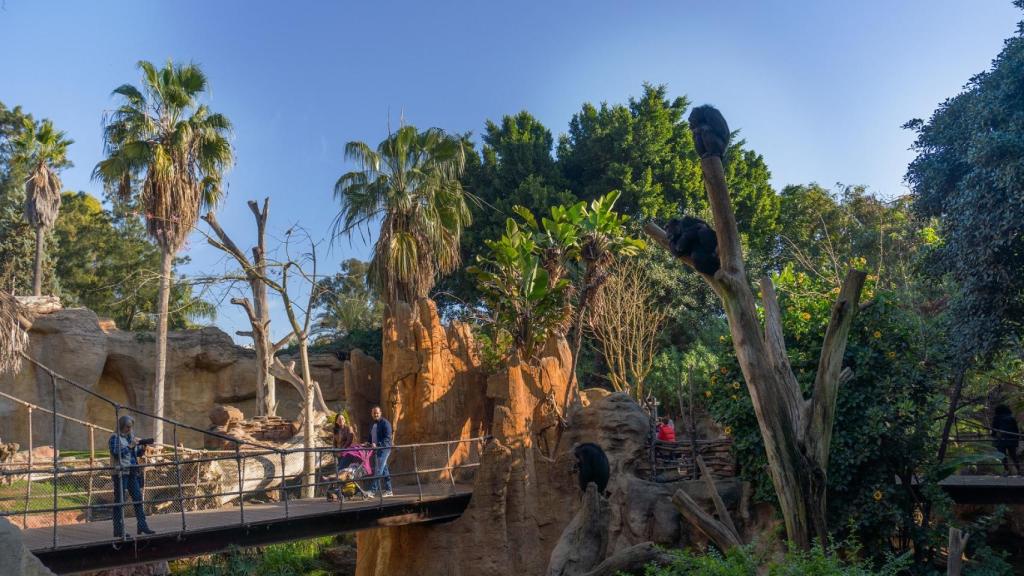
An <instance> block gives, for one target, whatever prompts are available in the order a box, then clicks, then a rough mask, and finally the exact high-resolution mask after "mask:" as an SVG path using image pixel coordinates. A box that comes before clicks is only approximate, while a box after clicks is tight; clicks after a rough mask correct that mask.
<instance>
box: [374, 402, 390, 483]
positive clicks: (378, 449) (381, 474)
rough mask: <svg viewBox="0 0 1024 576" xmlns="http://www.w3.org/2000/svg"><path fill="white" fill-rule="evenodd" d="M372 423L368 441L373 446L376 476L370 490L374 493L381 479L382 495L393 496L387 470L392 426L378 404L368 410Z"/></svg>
mask: <svg viewBox="0 0 1024 576" xmlns="http://www.w3.org/2000/svg"><path fill="white" fill-rule="evenodd" d="M370 417H371V418H373V424H370V434H369V438H368V439H369V441H370V446H371V447H373V475H374V476H377V477H378V478H375V479H374V480H373V482H372V484H371V485H370V486H371V487H370V490H371V491H372V492H373V493H376V492H377V491H378V490H380V483H381V480H383V481H384V492H383V494H382V496H393V495H394V494H393V493H392V492H391V471H390V470H388V457H389V456H391V446H392V428H391V422H388V420H387V418H385V417H384V413H383V412H382V411H381V409H380V406H374V407H373V410H371V411H370Z"/></svg>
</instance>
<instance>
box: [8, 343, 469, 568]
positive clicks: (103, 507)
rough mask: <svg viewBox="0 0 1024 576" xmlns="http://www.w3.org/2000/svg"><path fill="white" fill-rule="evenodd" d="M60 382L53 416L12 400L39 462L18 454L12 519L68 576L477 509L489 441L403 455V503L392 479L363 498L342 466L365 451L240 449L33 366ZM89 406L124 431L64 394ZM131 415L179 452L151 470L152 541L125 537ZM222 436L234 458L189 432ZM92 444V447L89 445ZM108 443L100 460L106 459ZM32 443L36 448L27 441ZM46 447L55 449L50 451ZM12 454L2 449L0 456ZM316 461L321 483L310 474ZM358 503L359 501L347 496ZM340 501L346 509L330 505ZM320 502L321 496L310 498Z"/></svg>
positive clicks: (417, 448) (155, 458)
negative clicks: (195, 444) (388, 491)
mask: <svg viewBox="0 0 1024 576" xmlns="http://www.w3.org/2000/svg"><path fill="white" fill-rule="evenodd" d="M25 358H26V359H27V360H28V361H29V362H30V363H32V364H33V365H34V366H35V367H36V368H37V370H38V371H39V373H40V374H43V375H45V377H46V379H48V380H49V384H50V386H49V388H50V394H51V399H52V402H51V404H50V406H49V407H44V406H41V405H39V404H34V403H32V402H28V401H26V400H24V399H21V398H17V397H15V396H13V395H11V394H8V393H7V392H3V391H0V414H5V415H6V416H5V418H4V420H5V421H7V422H12V421H18V420H21V421H24V422H25V423H26V424H27V430H28V433H27V435H25V437H24V440H25V441H26V443H27V446H25V448H27V450H23V451H17V448H20V447H18V446H13V445H9V444H8V445H5V446H6V449H5V452H6V454H5V456H6V457H5V458H4V461H3V462H0V516H2V517H5V518H6V519H7V520H8V521H10V522H11V523H13V524H15V525H16V526H18V527H20V528H22V530H23V532H22V538H23V541H24V543H25V545H26V547H27V548H28V549H29V550H31V551H32V553H33V554H35V555H36V556H37V557H39V559H40V560H41V561H42V562H43V563H44V564H46V565H47V566H48V567H49V568H50V569H51V570H53V571H54V572H56V573H73V572H79V571H84V570H97V569H103V568H110V567H116V566H124V565H130V564H137V563H143V562H153V561H159V560H170V559H174V558H181V557H186V556H195V555H200V554H210V553H215V552H220V551H224V550H227V549H229V548H231V547H233V546H237V547H247V546H258V545H264V544H270V543H274V542H283V541H288V540H295V539H301V538H310V537H315V536H322V535H330V534H338V533H341V532H348V531H354V530H362V529H367V528H373V527H380V526H397V525H403V524H414V523H427V522H441V521H446V520H452V519H455V518H457V517H459V516H460V515H461V514H462V512H463V511H464V510H465V508H466V506H467V505H468V503H469V499H470V496H471V482H472V479H473V477H474V474H475V471H476V468H477V467H478V466H479V463H480V455H481V453H482V451H483V448H484V445H485V443H486V442H487V440H488V438H486V437H478V438H468V439H457V440H450V441H441V442H428V443H418V444H399V445H395V446H393V447H392V449H391V455H390V458H389V459H388V462H389V467H390V468H391V471H390V477H391V480H392V482H393V484H394V494H393V495H392V496H387V497H385V496H384V495H383V491H379V490H378V491H376V493H374V492H373V491H372V490H368V489H367V487H369V486H372V485H373V483H374V481H375V480H377V479H378V478H379V477H377V476H374V475H372V474H366V475H363V476H361V477H358V478H355V479H352V480H351V481H352V482H355V486H356V487H357V488H359V490H356V491H355V493H354V494H352V493H351V492H350V491H342V490H339V488H340V487H341V486H342V485H343V484H346V483H347V481H346V480H345V479H340V480H339V478H338V471H339V468H340V466H339V461H342V459H343V458H345V456H346V455H347V454H349V453H350V452H351V450H346V449H335V448H331V447H325V446H313V447H305V446H303V445H302V442H301V440H297V441H295V442H292V443H285V444H282V445H272V444H268V443H263V442H254V441H251V440H247V439H238V438H234V437H232V436H229V435H226V434H220V433H218V432H215V431H208V430H202V429H200V428H197V427H194V426H190V425H188V424H184V423H182V422H179V421H176V420H174V419H170V418H161V417H157V416H155V415H153V414H150V413H148V412H146V411H143V410H139V409H137V408H133V407H129V406H123V405H121V404H119V403H117V402H115V401H113V400H111V399H109V398H106V397H104V396H102V395H100V394H97V393H96V392H94V391H92V390H90V389H89V388H87V387H85V386H82V385H80V384H78V383H76V382H74V381H72V380H70V379H68V378H65V377H64V376H61V375H60V374H57V373H56V372H54V371H53V370H50V369H49V368H47V367H46V366H44V365H42V364H40V363H39V362H37V361H35V360H34V359H32V358H31V357H29V356H25ZM67 390H70V391H72V392H75V393H81V394H87V395H89V396H90V397H92V398H94V399H96V400H98V401H100V402H103V403H105V404H106V405H108V406H109V407H110V410H111V413H112V415H113V418H112V419H111V427H109V428H108V427H105V426H102V425H100V424H97V423H95V422H87V421H85V420H81V419H78V418H74V417H72V416H69V415H67V414H63V413H61V411H60V410H59V406H58V404H59V398H60V397H61V392H62V391H67ZM125 414H129V415H132V416H133V417H138V418H140V419H150V421H155V420H161V421H163V422H164V428H165V434H166V433H167V432H166V431H167V429H169V432H170V434H169V436H170V439H171V443H170V444H164V445H154V446H153V448H152V449H151V454H148V455H147V456H145V457H144V458H142V459H140V462H139V463H138V465H137V467H136V472H135V473H136V474H137V475H139V476H140V477H141V478H142V482H141V484H142V488H141V492H142V499H141V506H142V509H143V510H144V511H145V514H146V517H147V521H148V524H149V527H150V528H151V529H153V530H155V534H152V535H140V536H129V535H128V534H130V533H134V531H131V532H129V531H128V530H125V534H126V536H122V537H115V536H114V524H113V516H114V513H115V508H120V509H121V512H122V517H128V518H126V521H125V524H126V525H127V526H131V523H132V520H131V518H130V517H131V516H133V515H134V509H135V507H134V503H133V502H131V499H128V498H118V497H117V496H116V495H115V490H117V489H120V488H121V485H120V482H117V483H115V480H114V477H115V476H118V475H119V474H121V473H122V472H124V473H127V471H125V469H124V468H122V467H121V466H119V465H114V464H113V463H112V462H111V459H110V457H109V453H108V448H107V447H108V442H107V440H108V438H109V437H110V436H111V435H112V434H114V429H116V428H117V426H116V422H117V421H118V419H119V418H120V417H121V416H122V415H125ZM70 427H82V428H84V429H85V434H84V436H85V437H86V438H87V439H88V441H87V446H76V447H75V448H81V449H79V450H63V451H62V450H60V449H59V448H60V441H61V439H62V438H66V437H68V436H71V434H69V433H68V432H69V428H70ZM186 430H188V431H191V432H197V433H200V434H202V435H203V436H204V437H213V438H215V439H216V440H217V441H218V442H219V443H221V444H222V445H223V446H226V447H230V448H229V449H225V450H199V449H192V448H186V447H185V446H184V445H182V444H181V443H180V442H179V441H178V438H179V434H181V433H182V432H183V431H186ZM79 436H81V435H79ZM97 437H99V446H100V449H99V450H97ZM18 439H19V440H20V439H22V438H20V437H19V438H18ZM36 440H41V441H48V446H46V445H44V446H36V445H35V443H36ZM3 448H4V447H2V446H0V449H3ZM309 458H312V460H313V461H314V466H313V468H314V470H315V473H314V474H311V475H307V474H306V473H305V467H304V463H305V461H306V460H307V459H309ZM346 492H348V494H349V495H348V496H346ZM329 493H333V494H337V495H338V496H339V498H337V499H336V500H334V501H329V500H328V498H327V496H328V494H329ZM309 494H312V495H313V497H303V496H304V495H306V496H308V495H309Z"/></svg>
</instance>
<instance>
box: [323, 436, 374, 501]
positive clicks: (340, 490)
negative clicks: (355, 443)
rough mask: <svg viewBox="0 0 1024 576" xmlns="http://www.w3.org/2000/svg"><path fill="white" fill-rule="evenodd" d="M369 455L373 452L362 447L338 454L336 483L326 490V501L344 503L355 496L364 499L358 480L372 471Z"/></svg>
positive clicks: (348, 449) (364, 493) (345, 450)
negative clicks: (339, 500)
mask: <svg viewBox="0 0 1024 576" xmlns="http://www.w3.org/2000/svg"><path fill="white" fill-rule="evenodd" d="M371 454H373V450H371V449H369V448H363V447H352V448H346V449H344V450H341V451H339V452H338V472H337V480H338V482H337V484H334V485H333V486H331V487H330V488H329V489H328V490H327V500H328V501H331V500H334V499H335V498H340V499H341V500H342V501H344V500H345V499H348V498H354V497H355V496H357V495H359V496H362V497H364V498H365V497H366V492H365V491H364V490H363V487H362V486H360V485H359V480H361V479H362V478H363V477H364V476H368V475H369V474H371V473H372V471H373V468H372V467H371V466H370V455H371Z"/></svg>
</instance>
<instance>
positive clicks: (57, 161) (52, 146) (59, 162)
mask: <svg viewBox="0 0 1024 576" xmlns="http://www.w3.org/2000/svg"><path fill="white" fill-rule="evenodd" d="M73 143H74V141H73V140H70V139H68V138H67V136H66V135H65V133H64V132H62V131H60V130H57V129H55V128H54V127H53V122H51V121H50V120H43V121H41V122H33V121H31V120H28V119H26V120H25V128H24V129H23V130H22V131H21V133H20V134H19V135H18V138H17V140H16V141H15V143H14V147H15V154H14V162H17V163H20V164H23V165H24V166H25V171H26V172H27V173H28V178H26V180H25V220H27V221H28V223H29V226H32V228H34V229H35V233H36V252H35V261H34V264H33V266H32V294H33V295H35V296H42V294H43V248H44V244H45V235H46V231H47V230H49V229H50V228H51V227H53V223H54V222H55V221H56V220H57V214H58V213H59V212H60V197H61V196H60V195H61V187H62V186H63V185H62V184H61V182H60V177H59V176H58V175H57V172H58V171H59V170H61V169H63V168H68V167H70V166H71V165H72V164H71V161H70V160H68V154H67V153H68V147H69V146H70V145H71V144H73Z"/></svg>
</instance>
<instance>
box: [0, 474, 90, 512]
mask: <svg viewBox="0 0 1024 576" xmlns="http://www.w3.org/2000/svg"><path fill="white" fill-rule="evenodd" d="M27 485H28V481H27V480H17V481H15V482H14V483H12V484H9V485H0V511H3V512H14V513H24V512H26V511H27V512H43V511H50V510H53V483H52V482H45V481H38V480H37V481H35V482H32V498H30V499H29V501H28V506H26V505H25V489H26V487H27ZM76 492H85V488H84V487H78V486H69V485H58V487H57V507H58V508H68V507H72V506H85V505H87V504H88V503H89V502H88V500H89V498H88V496H87V495H85V494H81V495H75V496H69V495H68V494H73V493H76Z"/></svg>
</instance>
